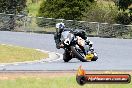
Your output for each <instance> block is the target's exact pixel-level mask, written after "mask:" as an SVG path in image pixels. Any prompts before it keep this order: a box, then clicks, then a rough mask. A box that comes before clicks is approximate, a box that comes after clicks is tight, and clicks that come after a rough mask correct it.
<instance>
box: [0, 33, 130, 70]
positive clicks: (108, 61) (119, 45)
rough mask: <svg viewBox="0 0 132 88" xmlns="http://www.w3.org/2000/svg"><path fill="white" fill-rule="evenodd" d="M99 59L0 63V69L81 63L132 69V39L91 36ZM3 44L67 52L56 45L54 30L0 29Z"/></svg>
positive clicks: (59, 67)
mask: <svg viewBox="0 0 132 88" xmlns="http://www.w3.org/2000/svg"><path fill="white" fill-rule="evenodd" d="M90 40H91V41H93V43H94V48H95V51H96V52H97V53H98V55H99V59H98V60H97V61H95V62H80V61H79V60H77V59H76V58H74V59H72V60H71V61H70V62H69V63H64V61H63V60H59V61H54V62H50V63H43V62H42V63H41V62H40V63H32V64H26V63H24V64H16V65H15V64H14V65H13V64H9V65H5V66H3V65H0V70H77V69H78V67H79V66H80V65H82V67H83V68H84V69H85V70H132V40H131V39H116V38H98V37H90ZM0 44H11V45H17V46H24V47H29V48H35V49H42V50H46V51H52V52H57V53H61V54H63V49H60V50H58V49H56V48H55V43H54V39H53V35H52V34H35V33H22V32H8V31H6V32H4V31H0Z"/></svg>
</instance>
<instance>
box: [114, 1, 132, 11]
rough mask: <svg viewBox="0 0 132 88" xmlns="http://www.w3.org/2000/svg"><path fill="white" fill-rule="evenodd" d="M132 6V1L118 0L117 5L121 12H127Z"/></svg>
mask: <svg viewBox="0 0 132 88" xmlns="http://www.w3.org/2000/svg"><path fill="white" fill-rule="evenodd" d="M131 4H132V0H116V5H117V6H118V8H119V10H123V11H125V10H127V9H128V7H129V6H130V5H131Z"/></svg>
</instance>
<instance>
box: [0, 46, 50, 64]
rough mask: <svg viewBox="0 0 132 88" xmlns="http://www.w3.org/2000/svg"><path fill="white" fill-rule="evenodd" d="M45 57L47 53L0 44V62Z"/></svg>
mask: <svg viewBox="0 0 132 88" xmlns="http://www.w3.org/2000/svg"><path fill="white" fill-rule="evenodd" d="M47 57H48V54H47V53H42V52H40V51H37V50H34V49H30V48H24V47H19V46H9V45H0V63H9V62H22V61H33V60H39V59H42V58H47Z"/></svg>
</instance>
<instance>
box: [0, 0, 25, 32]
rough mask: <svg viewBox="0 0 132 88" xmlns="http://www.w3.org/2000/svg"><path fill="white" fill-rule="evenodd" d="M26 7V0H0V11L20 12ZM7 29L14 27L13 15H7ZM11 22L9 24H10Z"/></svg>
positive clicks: (8, 12)
mask: <svg viewBox="0 0 132 88" xmlns="http://www.w3.org/2000/svg"><path fill="white" fill-rule="evenodd" d="M25 7H26V0H0V13H6V14H22V11H23V10H24V8H25ZM9 18H10V19H9V21H8V24H9V27H10V28H9V30H13V29H14V25H15V24H14V22H15V21H14V16H13V15H11V16H10V17H9ZM10 23H11V24H10Z"/></svg>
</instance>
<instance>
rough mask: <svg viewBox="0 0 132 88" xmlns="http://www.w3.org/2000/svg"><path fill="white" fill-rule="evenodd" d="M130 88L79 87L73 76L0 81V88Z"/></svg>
mask: <svg viewBox="0 0 132 88" xmlns="http://www.w3.org/2000/svg"><path fill="white" fill-rule="evenodd" d="M19 75H20V74H19ZM62 87H63V88H82V87H83V88H132V83H130V84H85V85H84V86H80V85H78V84H77V82H76V77H75V76H73V75H70V76H69V75H64V76H62V75H60V76H56V77H55V76H53V75H51V76H50V75H49V76H46V75H41V76H40V75H39V76H38V74H37V76H32V75H31V74H30V75H28V76H21V77H18V78H15V79H1V78H0V88H62Z"/></svg>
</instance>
